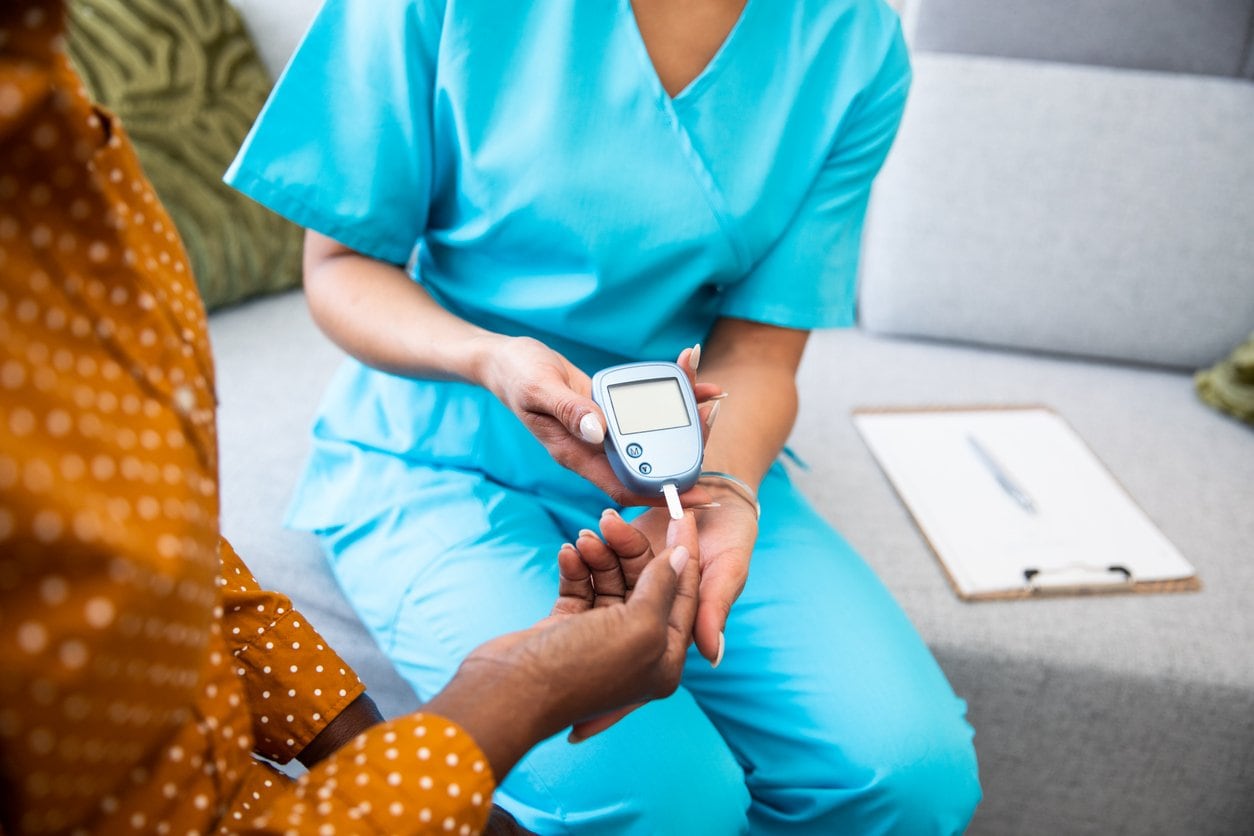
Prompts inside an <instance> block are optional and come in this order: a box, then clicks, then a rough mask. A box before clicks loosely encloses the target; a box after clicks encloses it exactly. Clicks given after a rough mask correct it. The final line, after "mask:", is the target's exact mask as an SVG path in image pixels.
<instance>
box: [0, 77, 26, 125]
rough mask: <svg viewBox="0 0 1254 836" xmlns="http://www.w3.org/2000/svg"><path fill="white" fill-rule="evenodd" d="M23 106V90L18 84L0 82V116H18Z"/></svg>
mask: <svg viewBox="0 0 1254 836" xmlns="http://www.w3.org/2000/svg"><path fill="white" fill-rule="evenodd" d="M21 107H22V91H21V90H19V89H18V88H17V85H16V84H8V83H6V84H0V116H3V117H6V118H8V117H11V116H16V115H17V112H18V110H19V109H20V108H21Z"/></svg>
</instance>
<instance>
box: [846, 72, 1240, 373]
mask: <svg viewBox="0 0 1254 836" xmlns="http://www.w3.org/2000/svg"><path fill="white" fill-rule="evenodd" d="M915 73H916V75H915V85H914V89H913V90H912V93H911V98H910V102H909V104H908V105H907V108H906V115H905V118H904V121H903V124H902V128H901V133H900V135H899V138H898V141H897V144H896V146H895V147H894V149H893V151H892V153H891V154H890V156H889V159H888V162H887V164H886V166H885V168H884V171H883V173H882V175H881V176H880V179H879V180H878V181H877V183H876V186H875V193H874V197H873V202H872V210H871V217H870V220H869V222H868V224H867V232H866V237H865V253H864V264H863V280H862V290H861V297H860V321H861V323H862V325H863V326H864V327H866V328H868V329H869V330H871V331H875V332H880V333H892V334H909V335H916V336H926V337H937V338H945V339H953V340H966V341H972V342H979V343H985V344H992V345H1004V346H1013V347H1020V348H1029V349H1036V350H1041V351H1050V352H1066V353H1072V354H1080V355H1092V356H1098V357H1107V358H1115V359H1123V360H1133V361H1138V362H1144V363H1154V364H1164V365H1170V366H1179V367H1185V368H1197V367H1200V366H1205V365H1209V364H1210V363H1213V362H1215V361H1217V360H1218V359H1219V358H1221V357H1222V356H1224V355H1226V353H1227V352H1228V351H1230V350H1231V349H1232V348H1233V347H1234V346H1236V345H1237V344H1238V343H1239V342H1241V341H1242V340H1243V339H1244V338H1245V337H1246V336H1248V335H1249V333H1250V331H1251V330H1252V329H1254V235H1252V234H1251V230H1254V154H1251V153H1250V138H1251V137H1254V84H1251V83H1249V82H1246V81H1236V80H1232V79H1218V78H1207V77H1201V76H1179V75H1166V74H1162V73H1144V72H1133V71H1128V70H1111V69H1106V68H1097V67H1079V66H1072V65H1064V64H1046V63H1037V62H1031V61H1004V60H999V59H990V58H982V57H972V56H960V55H938V54H919V55H916V57H915Z"/></svg>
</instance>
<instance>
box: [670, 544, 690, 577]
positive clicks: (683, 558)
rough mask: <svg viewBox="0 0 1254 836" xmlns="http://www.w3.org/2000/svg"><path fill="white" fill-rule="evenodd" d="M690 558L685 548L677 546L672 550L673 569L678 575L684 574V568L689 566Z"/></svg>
mask: <svg viewBox="0 0 1254 836" xmlns="http://www.w3.org/2000/svg"><path fill="white" fill-rule="evenodd" d="M688 557H689V555H688V549H686V548H684V547H683V546H676V547H675V548H674V549H672V550H671V568H672V569H674V570H675V574H676V575H680V574H683V571H684V567H685V566H687V565H688Z"/></svg>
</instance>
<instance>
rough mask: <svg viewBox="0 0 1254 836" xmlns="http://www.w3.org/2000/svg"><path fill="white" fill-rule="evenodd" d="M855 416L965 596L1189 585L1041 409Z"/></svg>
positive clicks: (1193, 582) (1097, 466)
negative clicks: (1011, 484) (980, 452)
mask: <svg viewBox="0 0 1254 836" xmlns="http://www.w3.org/2000/svg"><path fill="white" fill-rule="evenodd" d="M854 423H855V424H856V426H857V428H858V431H859V432H860V433H861V434H862V437H863V439H864V440H865V441H866V443H867V445H868V447H869V448H870V449H871V452H872V453H873V454H874V456H875V458H876V459H877V460H878V461H879V463H880V466H881V467H882V468H883V470H884V472H885V473H886V474H887V476H888V478H889V480H890V481H891V482H892V484H893V486H894V487H895V488H896V490H897V492H898V494H899V495H900V496H901V498H902V500H903V501H904V502H905V504H906V506H907V508H909V510H910V513H911V514H913V516H914V518H915V521H916V522H917V523H918V525H919V527H920V529H922V531H923V534H924V536H925V537H926V538H927V540H928V541H929V542H930V544H931V546H932V548H933V550H934V551H935V552H936V554H937V557H938V558H939V559H940V560H941V563H942V564H943V565H944V567H945V569H946V571H947V572H948V574H949V576H950V579H951V581H952V582H953V585H954V587H955V589H956V590H957V592H958V594H959V595H960V596H962V597H964V598H973V599H978V598H999V597H1026V596H1028V595H1034V594H1050V593H1056V592H1103V591H1121V590H1127V591H1156V590H1158V589H1162V590H1177V589H1196V588H1198V583H1197V579H1196V575H1195V572H1194V569H1193V567H1192V566H1191V565H1190V564H1189V563H1188V561H1186V560H1185V559H1184V557H1183V556H1182V555H1181V554H1180V552H1179V551H1178V550H1177V549H1176V547H1175V546H1174V545H1172V543H1171V542H1170V541H1168V540H1167V538H1166V537H1165V536H1164V535H1163V534H1162V532H1161V531H1159V530H1158V528H1157V527H1156V526H1155V525H1154V523H1153V522H1152V521H1151V520H1150V519H1149V517H1148V516H1146V514H1145V512H1144V511H1142V510H1141V508H1140V507H1139V506H1137V504H1136V502H1135V501H1134V500H1133V499H1132V498H1131V497H1130V496H1129V495H1128V493H1127V492H1126V491H1125V490H1124V489H1123V487H1122V486H1121V485H1120V484H1119V483H1118V482H1117V481H1116V480H1115V478H1114V477H1113V476H1112V475H1111V473H1110V471H1108V470H1107V469H1106V467H1105V466H1104V465H1103V464H1102V463H1101V462H1100V461H1099V460H1098V459H1097V457H1096V456H1095V455H1094V454H1093V453H1092V451H1091V450H1089V448H1088V446H1087V445H1086V444H1085V443H1084V441H1083V440H1082V439H1081V438H1080V437H1079V435H1078V434H1076V432H1075V431H1074V430H1073V429H1072V428H1071V427H1070V425H1068V424H1067V423H1066V421H1064V420H1063V419H1062V418H1061V417H1060V416H1059V415H1058V414H1056V413H1055V412H1053V411H1052V410H1050V409H1047V408H1044V407H1024V408H971V409H949V408H944V409H919V410H892V409H887V410H858V411H856V412H855V414H854ZM976 447H978V448H980V449H982V450H984V451H985V452H986V453H987V454H988V455H987V456H981V455H980V454H979V453H978V451H977V450H976V449H975V448H976ZM990 458H991V460H992V464H990V462H989V460H988V459H990ZM999 472H1000V475H1001V477H1002V478H1001V479H999V478H998V476H999ZM1008 480H1009V481H1012V482H1013V486H1014V487H1017V488H1018V489H1020V490H1021V491H1022V492H1023V493H1024V494H1026V498H1027V499H1030V501H1025V498H1024V497H1016V495H1015V493H1016V492H1015V490H1013V489H1008V488H1007V486H1006V484H1004V483H1005V482H1006V481H1008Z"/></svg>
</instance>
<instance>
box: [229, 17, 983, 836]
mask: <svg viewBox="0 0 1254 836" xmlns="http://www.w3.org/2000/svg"><path fill="white" fill-rule="evenodd" d="M909 82H910V67H909V61H908V57H907V52H906V48H905V40H904V38H903V36H902V33H901V29H900V25H899V21H898V19H897V17H896V14H895V13H894V12H893V11H892V9H891V8H890V7H889V6H888V5H886V4H885V3H884V2H883V0H802V1H801V2H795V3H778V2H771V0H691V2H682V3H679V2H673V0H545V2H521V3H517V2H515V3H509V2H465V1H464V0H326V2H325V3H324V4H323V5H322V9H321V11H320V13H319V15H318V17H317V19H316V20H315V21H314V23H313V25H312V26H311V28H310V29H309V31H308V34H307V35H306V37H305V40H304V42H303V43H302V45H301V47H300V48H299V49H298V50H297V52H296V54H295V56H294V57H293V59H292V61H291V63H290V64H289V66H288V67H287V69H286V70H285V71H284V73H283V75H282V77H281V78H280V80H279V82H278V84H277V86H276V87H275V90H274V93H273V94H272V96H271V99H270V101H269V102H268V103H267V105H266V107H265V109H264V110H263V111H262V113H261V115H260V117H259V119H258V122H257V124H256V125H255V126H254V128H253V131H252V133H251V134H250V136H249V138H248V140H247V142H246V144H245V146H244V148H243V149H242V151H241V153H240V156H239V158H238V159H237V160H236V161H235V164H234V166H233V167H232V169H231V171H230V172H228V175H227V179H228V180H229V182H231V183H232V184H233V185H234V186H236V187H237V188H239V189H240V190H242V191H244V192H246V193H247V194H249V195H251V196H252V197H254V198H256V199H257V200H259V201H260V202H262V203H264V204H266V205H267V206H270V207H271V208H273V209H274V210H276V211H277V212H279V213H280V214H282V215H285V216H286V217H288V218H290V219H291V220H293V221H295V222H296V223H297V224H300V225H301V226H304V227H306V228H307V229H309V230H310V232H309V235H308V238H307V242H306V250H305V276H304V282H305V290H306V298H307V300H308V302H309V305H310V308H311V311H312V313H313V315H314V318H315V320H316V321H317V322H318V324H319V326H321V327H322V329H323V330H324V331H325V332H326V333H327V334H328V335H330V336H331V337H332V339H333V340H334V341H335V342H336V343H338V344H339V345H340V346H341V347H342V348H344V349H345V350H346V351H347V353H348V354H349V355H350V358H351V359H349V360H348V361H347V362H346V364H345V365H344V367H343V368H341V370H340V371H339V373H337V375H336V377H335V379H334V380H333V381H332V383H331V385H330V388H329V390H328V392H327V394H326V396H325V398H324V400H323V402H322V405H321V407H320V408H319V412H318V417H317V421H316V422H315V425H314V430H313V450H312V452H311V455H310V459H309V464H308V467H307V469H306V471H305V473H304V475H303V477H302V478H301V480H300V483H299V486H298V488H297V492H296V496H295V498H294V499H293V502H292V506H291V508H290V511H289V517H288V520H287V522H288V524H289V525H291V526H293V527H296V528H301V529H305V530H309V531H313V532H315V533H316V534H317V535H318V537H319V538H320V541H321V543H322V545H323V547H324V549H325V550H326V552H327V555H328V558H329V560H330V562H331V565H332V567H333V569H334V571H335V574H336V576H337V579H338V581H339V582H340V585H341V587H342V588H343V590H344V592H345V593H346V595H347V597H348V599H349V600H350V601H351V602H352V604H353V606H354V608H355V609H356V611H357V613H358V614H359V615H360V616H361V619H362V621H363V622H364V623H365V624H366V626H367V627H368V628H369V629H370V631H371V633H372V634H373V636H374V638H375V639H376V641H377V643H378V645H379V646H380V647H381V648H384V649H385V652H387V654H388V655H389V657H390V659H391V661H392V662H393V664H394V666H395V667H396V669H397V670H398V671H399V672H400V674H401V675H402V676H403V677H404V678H405V679H406V681H407V682H408V683H409V684H410V685H411V686H412V687H413V689H414V691H415V692H416V693H417V694H419V695H420V696H428V695H431V694H434V693H436V692H437V691H439V690H440V688H441V687H442V686H443V685H444V683H446V682H448V680H449V678H450V677H451V676H452V675H453V672H454V671H455V670H456V669H457V666H458V665H459V664H460V662H461V660H462V659H463V658H464V657H465V655H466V654H467V653H469V652H470V651H471V650H472V649H473V648H474V647H476V646H477V645H479V644H482V643H483V642H484V641H486V640H487V639H490V638H493V637H495V636H499V635H501V634H503V633H507V632H510V631H514V630H518V629H521V628H525V627H527V626H529V625H531V624H533V623H535V622H536V621H537V620H539V619H541V618H543V617H544V616H546V615H547V614H548V610H549V606H550V604H551V602H552V600H553V595H554V592H555V590H556V589H557V588H558V587H559V584H560V583H561V580H562V579H561V576H560V572H559V568H558V561H557V559H556V558H557V555H558V553H559V550H562V551H565V549H564V547H563V544H570V545H571V547H573V548H575V549H576V550H578V551H579V553H580V556H582V557H588V556H590V555H599V556H601V557H604V558H606V565H605V566H604V567H603V568H602V569H600V570H596V569H594V575H593V581H594V584H595V583H596V582H597V576H596V574H595V572H596V571H602V572H603V573H604V579H606V580H619V581H620V582H621V584H622V586H620V592H621V594H622V595H623V596H625V595H626V593H627V592H629V591H630V589H631V584H632V582H633V576H634V575H635V574H638V572H639V571H640V568H641V567H640V565H639V563H640V561H639V560H638V559H636V560H634V561H633V559H632V558H630V557H629V556H630V555H637V556H641V555H645V554H648V553H649V548H650V547H652V548H653V549H654V551H653V552H652V553H658V552H657V549H658V547H664V546H665V538H666V536H667V527H668V524H669V523H670V522H671V517H672V516H673V515H674V513H676V509H675V507H674V506H675V496H676V495H679V496H682V497H683V499H684V500H685V501H686V502H690V503H706V502H707V500H711V499H712V500H713V502H708V504H705V507H704V508H701V509H698V510H695V511H693V513H694V514H695V516H696V527H697V536H698V541H699V542H698V546H699V550H698V551H699V553H697V552H694V557H696V558H697V560H698V563H699V567H700V570H701V580H700V587H699V590H698V603H697V614H696V623H695V627H694V636H695V640H696V647H695V648H694V650H693V651H691V653H690V655H689V657H688V662H687V665H686V666H685V669H684V671H685V672H684V678H683V682H682V686H681V687H680V689H679V690H678V691H677V692H676V693H675V694H674V695H673V696H671V697H668V698H666V699H661V700H655V701H653V702H650V703H648V704H646V705H644V706H642V707H640V708H639V709H638V710H637V711H635V712H633V713H632V714H630V715H629V716H627V717H626V718H624V719H623V720H622V721H621V722H619V723H617V724H616V725H614V726H613V727H611V728H608V729H607V730H605V731H602V732H601V733H600V734H598V735H597V736H596V737H595V738H593V739H592V740H589V741H588V742H587V743H581V744H580V745H576V746H572V745H570V744H569V743H568V742H567V741H566V740H562V739H556V740H550V741H548V742H546V743H544V744H542V745H540V746H539V747H538V748H536V749H535V750H534V751H533V752H532V753H531V754H530V755H528V757H527V758H526V759H525V760H523V761H522V762H520V764H519V765H518V766H517V767H516V768H515V769H514V771H513V772H511V773H510V775H509V776H508V778H506V779H505V780H504V782H503V783H502V784H501V785H500V786H499V788H498V791H497V794H496V799H497V801H498V803H500V804H501V805H502V806H504V807H506V808H507V809H508V810H509V811H510V812H511V813H513V814H514V815H515V816H516V817H517V818H518V819H519V821H520V822H522V823H523V824H524V825H525V826H526V827H527V828H528V829H530V830H533V831H535V832H538V833H541V834H548V833H561V834H570V833H584V832H586V833H616V834H617V833H625V834H659V833H660V834H667V833H711V834H723V833H739V832H746V831H748V832H752V833H754V834H774V833H779V834H802V833H806V834H809V833H814V834H820V833H872V832H873V833H909V834H925V833H954V832H960V831H961V830H962V829H963V827H964V826H965V825H966V822H967V820H968V819H969V817H970V815H971V812H972V810H973V808H974V805H975V803H976V801H977V800H978V798H979V784H978V780H977V773H976V766H975V757H974V751H973V749H972V745H971V738H972V730H971V728H970V726H969V725H968V724H967V723H966V722H965V719H964V712H965V707H964V705H963V703H962V702H961V701H960V700H959V699H958V698H957V697H956V696H955V695H954V693H953V691H952V689H951V688H950V687H949V684H948V683H947V682H946V680H945V677H944V675H943V673H942V672H941V670H940V668H939V667H938V666H937V664H936V662H935V660H934V659H933V657H932V655H931V653H930V651H929V650H928V648H927V646H926V645H925V644H924V643H923V641H922V640H921V638H920V637H919V635H918V633H917V632H916V631H915V630H914V628H913V627H912V626H911V624H910V622H909V620H908V619H907V618H906V617H905V615H904V613H903V612H902V611H901V609H900V608H899V607H898V606H897V604H896V602H895V601H893V599H892V596H891V595H890V594H889V593H888V591H887V590H886V589H885V588H884V586H883V584H881V583H880V581H879V580H878V579H877V578H876V577H875V574H874V573H873V572H872V570H871V569H870V568H869V567H868V565H867V564H866V563H865V562H864V561H863V560H862V559H861V557H860V556H859V555H858V554H857V553H856V552H855V550H854V549H853V548H851V547H850V545H849V544H848V543H847V542H846V541H845V540H844V539H843V538H842V537H841V536H840V534H838V533H837V532H836V531H834V530H833V529H832V527H831V525H830V524H829V523H828V522H827V521H826V520H825V519H824V518H823V517H822V516H821V515H820V514H819V513H818V512H817V511H816V510H815V509H814V508H813V507H812V506H811V505H810V504H809V503H808V502H807V500H806V499H805V497H804V496H802V494H801V492H800V490H799V489H798V488H797V487H796V486H795V485H794V484H793V483H792V482H791V480H790V479H789V477H788V475H787V474H786V473H785V472H784V468H783V466H782V465H781V464H780V463H779V455H780V452H781V450H782V448H783V445H784V443H785V442H786V441H787V439H788V437H789V434H790V432H791V430H792V426H793V422H794V420H795V417H796V411H797V402H798V401H797V390H796V372H797V368H798V365H799V363H800V361H801V355H802V352H803V350H804V347H805V344H806V339H807V337H808V334H809V332H810V330H811V329H815V328H831V327H843V326H849V325H851V324H853V323H854V321H855V315H854V314H855V306H854V302H855V299H856V292H855V278H856V275H857V267H858V249H859V241H860V238H861V231H862V222H863V217H864V215H865V212H866V207H867V201H868V199H869V194H870V188H871V181H872V179H873V178H874V176H875V174H876V172H877V171H878V170H879V167H880V165H881V163H882V162H883V160H884V158H885V155H886V154H887V153H888V149H889V146H890V145H891V143H892V140H893V136H894V134H895V132H896V129H897V125H898V123H899V121H900V118H901V114H902V111H903V109H904V106H905V99H906V91H907V89H908V87H909ZM746 126H751V129H747V128H746ZM696 344H701V345H702V346H703V348H704V350H703V353H704V355H705V356H704V358H703V359H699V358H698V354H699V352H698V351H696V349H695V345H696ZM831 345H833V344H829V346H831ZM835 345H839V344H838V343H837V344H835ZM825 348H828V346H825ZM837 350H838V349H837ZM677 356H678V368H679V369H683V370H684V372H683V373H678V372H677V369H676V367H675V366H672V365H671V364H669V363H655V362H652V361H656V360H658V359H659V358H671V357H677ZM642 363H643V364H646V365H643V366H641V365H636V364H642ZM698 366H700V369H699V370H700V373H701V375H702V380H700V381H698V382H695V383H694V384H690V383H689V382H688V381H687V380H685V379H684V378H685V376H686V373H689V372H691V373H692V374H694V375H695V373H696V372H697V371H698ZM599 370H604V371H602V372H601V373H600V374H597V372H598V371H599ZM594 378H595V380H594ZM712 384H717V387H715V386H712ZM832 385H840V382H839V381H833V382H832ZM706 386H710V387H711V391H710V394H713V390H714V389H717V388H719V387H721V388H723V389H725V390H726V391H727V392H728V393H729V394H730V397H729V398H728V399H727V400H726V401H721V402H720V403H722V404H723V408H722V410H721V414H720V417H719V419H718V423H717V425H716V426H715V427H714V429H713V430H712V432H709V434H708V435H707V437H706V440H705V442H704V445H703V443H702V431H703V430H705V429H707V428H705V427H703V424H704V423H705V422H704V421H703V420H702V416H701V413H700V412H698V407H697V402H696V401H695V400H694V398H693V390H694V389H695V391H696V392H697V393H698V394H705V392H706V390H705V389H703V388H702V387H706ZM708 397H709V395H705V397H704V398H702V400H705V399H706V398H708ZM702 409H706V407H704V406H703V407H702ZM818 452H819V453H820V454H821V452H822V451H818ZM836 464H837V468H836V472H837V473H840V469H839V463H836ZM703 468H706V469H703ZM694 480H695V481H696V482H697V483H698V484H697V485H696V487H691V488H690V491H689V493H688V495H687V496H684V494H683V492H684V490H685V487H686V486H691V485H692V483H693V481H694ZM856 489H857V488H856V486H846V490H856ZM667 497H668V498H669V499H670V506H671V507H670V509H669V510H668V509H667V508H666V507H665V505H666V504H667V503H666V501H665V499H666V498H667ZM759 501H760V503H761V505H760V506H759V504H758V503H759ZM646 504H647V505H649V506H651V507H648V508H645V509H640V508H639V507H638V506H642V505H646ZM629 506H636V507H630V508H629ZM760 507H761V508H765V509H766V512H765V513H759V508H760ZM826 510H828V511H829V512H832V513H840V512H841V511H842V509H839V508H833V509H826ZM607 545H608V546H610V547H611V548H609V549H607V548H606V546H607ZM751 564H752V571H750V566H751Z"/></svg>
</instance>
